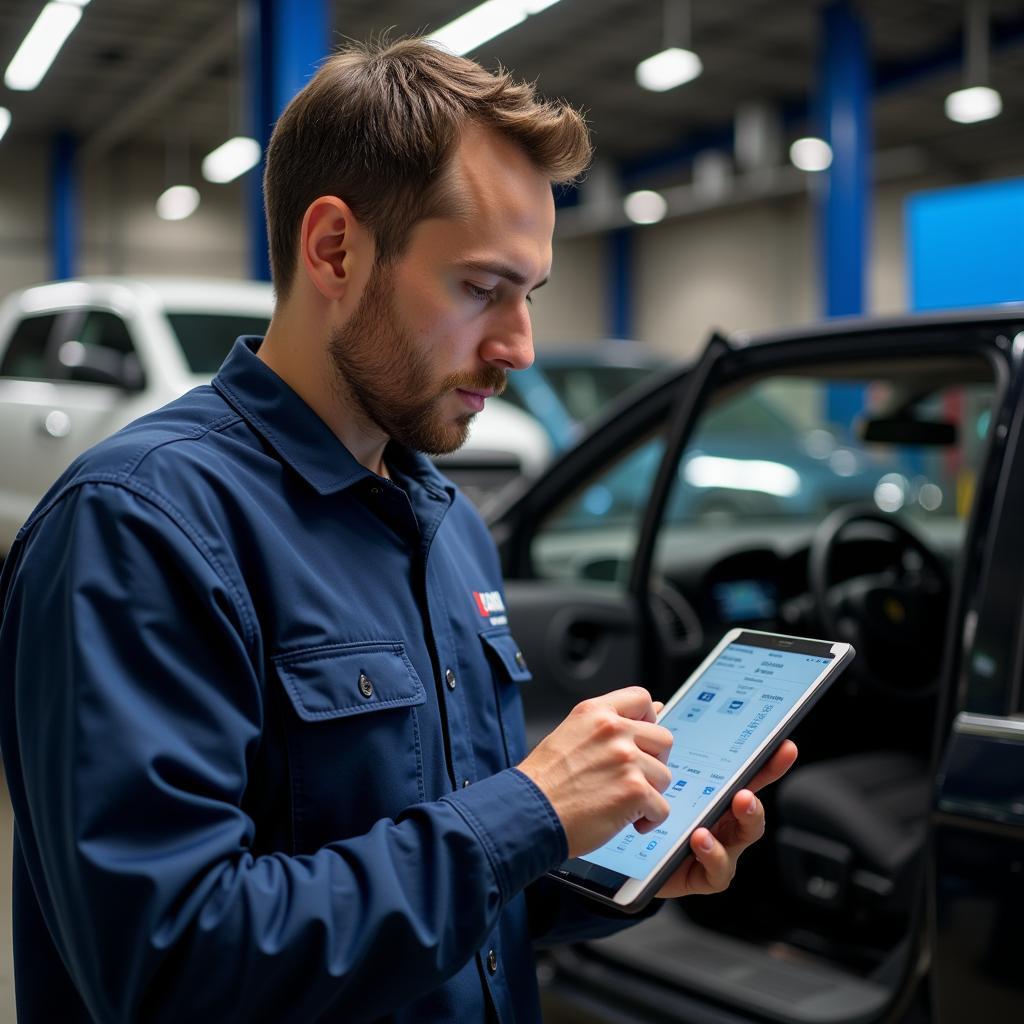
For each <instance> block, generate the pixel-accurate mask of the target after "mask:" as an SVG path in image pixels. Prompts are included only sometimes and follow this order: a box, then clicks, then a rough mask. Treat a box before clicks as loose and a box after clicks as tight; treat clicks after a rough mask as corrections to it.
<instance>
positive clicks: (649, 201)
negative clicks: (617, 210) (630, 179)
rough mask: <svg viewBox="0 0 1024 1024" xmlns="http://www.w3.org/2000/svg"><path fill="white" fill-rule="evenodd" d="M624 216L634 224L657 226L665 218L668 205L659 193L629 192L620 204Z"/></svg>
mask: <svg viewBox="0 0 1024 1024" xmlns="http://www.w3.org/2000/svg"><path fill="white" fill-rule="evenodd" d="M622 205H623V207H624V208H625V210H626V216H627V217H628V218H629V219H630V220H631V221H632V222H633V223H634V224H657V223H658V221H659V220H661V219H662V218H663V217H664V216H665V211H666V210H667V209H668V203H666V202H665V197H664V196H663V195H662V194H661V193H660V192H651V191H649V190H647V189H643V190H642V191H640V192H631V193H630V194H629V195H628V196H626V198H625V199H624V200H623V203H622Z"/></svg>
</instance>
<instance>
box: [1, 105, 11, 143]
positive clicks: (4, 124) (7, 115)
mask: <svg viewBox="0 0 1024 1024" xmlns="http://www.w3.org/2000/svg"><path fill="white" fill-rule="evenodd" d="M10 127H11V112H10V111H9V110H8V109H7V108H6V107H0V139H2V138H3V137H4V136H5V135H6V134H7V129H8V128H10Z"/></svg>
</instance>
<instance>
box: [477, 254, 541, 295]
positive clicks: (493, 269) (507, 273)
mask: <svg viewBox="0 0 1024 1024" xmlns="http://www.w3.org/2000/svg"><path fill="white" fill-rule="evenodd" d="M462 265H463V266H464V267H465V268H466V269H467V270H479V271H481V273H484V274H494V275H495V277H503V278H504V279H505V280H506V281H511V282H512V284H515V285H519V286H520V287H522V286H524V285H526V284H529V280H528V278H525V277H523V275H522V274H520V273H519V271H518V270H516V269H515V268H514V267H510V266H509V265H508V264H507V263H492V262H491V261H490V260H466V261H465V262H464V263H463V264H462ZM547 283H548V278H546V277H545V278H544V280H543V281H538V282H537V284H535V285H534V286H533V287H532V288H531V289H530V291H532V292H533V291H536V290H537V289H538V288H543V287H544V285H546V284H547Z"/></svg>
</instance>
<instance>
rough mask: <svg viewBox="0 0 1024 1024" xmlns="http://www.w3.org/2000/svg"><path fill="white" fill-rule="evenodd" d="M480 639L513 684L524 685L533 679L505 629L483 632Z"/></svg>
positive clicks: (513, 638)
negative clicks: (495, 657)
mask: <svg viewBox="0 0 1024 1024" xmlns="http://www.w3.org/2000/svg"><path fill="white" fill-rule="evenodd" d="M480 639H481V640H483V642H484V644H485V645H486V646H487V647H488V648H489V649H490V650H491V651H492V652H493V653H494V654H495V655H496V656H497V660H498V661H499V662H500V663H501V665H502V667H503V668H504V669H505V672H506V673H507V674H508V677H509V679H511V680H512V681H513V682H515V683H526V682H529V681H530V680H531V679H532V678H533V675H532V673H531V672H530V669H529V666H528V665H527V664H526V658H525V657H523V652H522V650H521V649H520V647H519V644H517V643H516V638H515V637H514V636H513V635H512V634H511V633H510V632H509V631H508V630H507V629H497V630H485V631H484V632H482V633H481V634H480Z"/></svg>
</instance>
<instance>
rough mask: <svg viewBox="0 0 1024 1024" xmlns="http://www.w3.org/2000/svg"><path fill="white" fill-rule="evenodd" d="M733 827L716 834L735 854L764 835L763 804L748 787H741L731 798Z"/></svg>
mask: <svg viewBox="0 0 1024 1024" xmlns="http://www.w3.org/2000/svg"><path fill="white" fill-rule="evenodd" d="M732 817H733V818H734V819H735V827H733V828H729V829H727V830H725V831H724V832H723V833H722V834H720V835H719V836H718V839H719V840H720V841H724V844H725V845H726V846H728V847H729V849H730V850H732V851H733V852H734V853H735V854H736V855H737V856H738V855H739V853H740V852H742V851H743V850H745V849H746V848H747V847H748V846H750V844H751V843H756V842H757V841H758V839H760V838H761V836H763V835H764V804H762V803H761V801H760V800H758V799H757V797H756V796H754V794H753V793H752V792H751V791H750V790H749V789H741V790H740V791H739V792H738V793H737V794H736V795H735V796H734V797H733V798H732Z"/></svg>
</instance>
